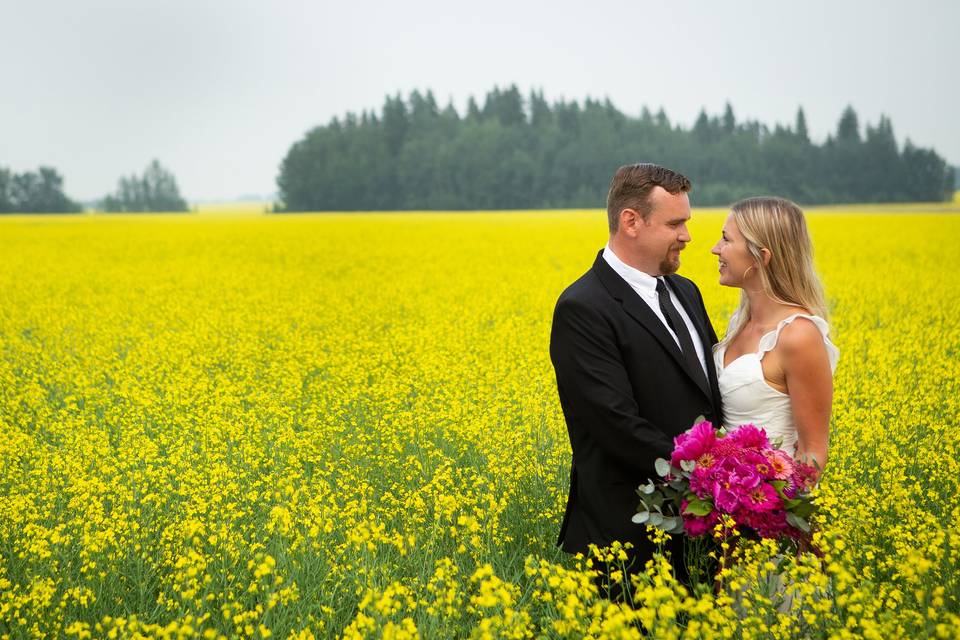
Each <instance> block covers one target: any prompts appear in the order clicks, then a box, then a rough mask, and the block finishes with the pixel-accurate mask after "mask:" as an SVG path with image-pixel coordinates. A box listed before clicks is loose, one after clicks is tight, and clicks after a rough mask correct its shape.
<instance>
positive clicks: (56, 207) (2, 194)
mask: <svg viewBox="0 0 960 640" xmlns="http://www.w3.org/2000/svg"><path fill="white" fill-rule="evenodd" d="M97 207H98V208H99V209H100V210H101V211H105V212H108V213H117V212H146V211H187V210H188V207H187V202H186V200H184V199H183V197H182V196H181V195H180V189H179V187H178V186H177V180H176V178H175V177H174V175H173V173H171V172H170V171H169V170H167V169H166V168H164V167H163V165H161V164H160V162H159V161H157V160H153V161H152V162H150V164H149V165H147V168H146V169H144V171H143V174H141V175H136V174H133V175H130V176H124V177H122V178H120V180H119V182H118V183H117V190H116V191H115V192H114V193H112V194H110V195H108V196H106V197H104V198H103V199H102V200H100V201H99V202H98V203H97ZM81 211H83V206H82V205H81V204H80V203H79V202H75V201H74V200H71V199H70V198H69V197H67V196H66V195H65V194H64V192H63V176H61V175H60V173H59V172H58V171H57V170H56V169H54V168H52V167H40V168H39V170H37V171H25V172H23V173H13V172H11V171H10V170H9V169H5V168H3V167H0V213H79V212H81Z"/></svg>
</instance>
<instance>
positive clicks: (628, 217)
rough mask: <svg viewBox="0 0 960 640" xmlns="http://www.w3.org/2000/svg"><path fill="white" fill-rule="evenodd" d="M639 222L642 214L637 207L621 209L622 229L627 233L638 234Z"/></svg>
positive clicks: (630, 234)
mask: <svg viewBox="0 0 960 640" xmlns="http://www.w3.org/2000/svg"><path fill="white" fill-rule="evenodd" d="M639 222H640V214H639V213H638V212H637V211H636V210H635V209H623V210H621V211H620V229H621V230H623V232H624V233H626V234H627V235H629V236H631V237H633V236H634V235H636V232H637V225H638V223H639Z"/></svg>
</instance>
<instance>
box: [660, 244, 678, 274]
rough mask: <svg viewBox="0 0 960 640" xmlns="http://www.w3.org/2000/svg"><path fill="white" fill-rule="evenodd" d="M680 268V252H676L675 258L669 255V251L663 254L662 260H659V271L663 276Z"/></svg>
mask: <svg viewBox="0 0 960 640" xmlns="http://www.w3.org/2000/svg"><path fill="white" fill-rule="evenodd" d="M675 250H676V249H670V251H671V252H672V251H675ZM679 268H680V254H677V258H676V260H674V259H672V258H671V257H670V252H668V253H667V255H666V256H664V258H663V260H661V261H660V273H662V274H663V275H665V276H668V275H670V274H671V273H676V272H677V269H679Z"/></svg>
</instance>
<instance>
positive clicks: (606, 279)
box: [593, 250, 713, 399]
mask: <svg viewBox="0 0 960 640" xmlns="http://www.w3.org/2000/svg"><path fill="white" fill-rule="evenodd" d="M593 270H594V271H595V272H596V273H597V275H598V276H599V277H600V281H601V282H602V283H603V285H604V287H606V289H607V291H609V292H610V295H612V296H613V297H614V298H615V299H617V300H619V301H620V303H621V305H623V309H624V311H626V312H627V314H628V315H629V316H630V317H631V318H633V319H634V320H636V321H637V322H639V323H640V324H641V325H642V326H643V327H644V328H645V329H646V330H647V331H649V332H650V333H651V334H653V337H654V338H656V339H657V341H658V342H659V343H660V346H662V347H663V348H664V350H666V351H667V353H669V354H670V355H671V356H672V357H673V359H674V361H675V362H676V363H677V366H679V367H680V368H681V369H683V371H684V372H685V373H686V374H687V376H689V377H690V378H691V379H693V381H694V382H696V383H697V387H698V388H700V390H701V391H703V392H704V393H706V394H707V397H708V398H711V399H712V398H713V394H711V393H710V390H709V389H704V388H703V385H702V384H701V382H700V379H701V378H702V376H695V375H693V374H692V372H691V371H690V369H689V368H688V365H687V363H686V360H684V358H683V354H682V353H681V352H680V347H679V346H677V342H676V341H675V340H674V339H673V336H671V335H670V333H669V332H668V331H667V328H666V327H665V326H663V323H662V322H660V318H658V317H657V316H656V314H655V313H654V312H653V311H652V310H651V309H650V307H649V306H648V305H647V303H646V302H644V301H643V300H642V299H641V298H640V296H639V295H637V292H636V291H634V290H633V289H631V288H630V285H629V284H627V283H626V281H624V279H623V278H621V277H620V276H619V274H617V272H616V271H614V270H613V268H612V267H611V266H610V265H609V264H607V261H606V260H604V259H603V250H601V251H600V252H599V253H598V254H597V259H596V261H594V263H593ZM671 284H672V283H671ZM674 291H677V288H676V287H674ZM677 297H678V298H680V299H681V300H682V299H683V296H682V295H680V293H679V292H678V293H677ZM687 304H688V303H687V302H686V301H683V305H684V309H687V314H689V315H690V317H691V319H693V317H694V316H693V314H691V313H690V310H689V308H688V307H687ZM694 324H695V325H696V327H697V333H698V334H699V335H701V340H702V342H703V344H704V348H705V349H706V345H707V343H708V342H709V341H708V340H707V339H706V338H703V337H702V335H703V334H702V331H703V329H702V328H701V327H700V325H699V324H697V323H696V322H694ZM708 384H709V383H708Z"/></svg>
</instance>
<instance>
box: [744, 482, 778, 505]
mask: <svg viewBox="0 0 960 640" xmlns="http://www.w3.org/2000/svg"><path fill="white" fill-rule="evenodd" d="M740 503H741V504H742V505H743V506H744V507H746V508H747V509H749V510H750V511H770V510H771V509H779V508H780V507H781V506H782V505H781V503H780V496H778V495H777V491H776V489H774V488H773V487H771V486H770V485H769V484H767V483H766V482H764V483H762V484H759V485H757V486H756V487H754V488H753V489H750V490H749V491H746V492H745V493H744V494H743V495H742V496H741V498H740Z"/></svg>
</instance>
